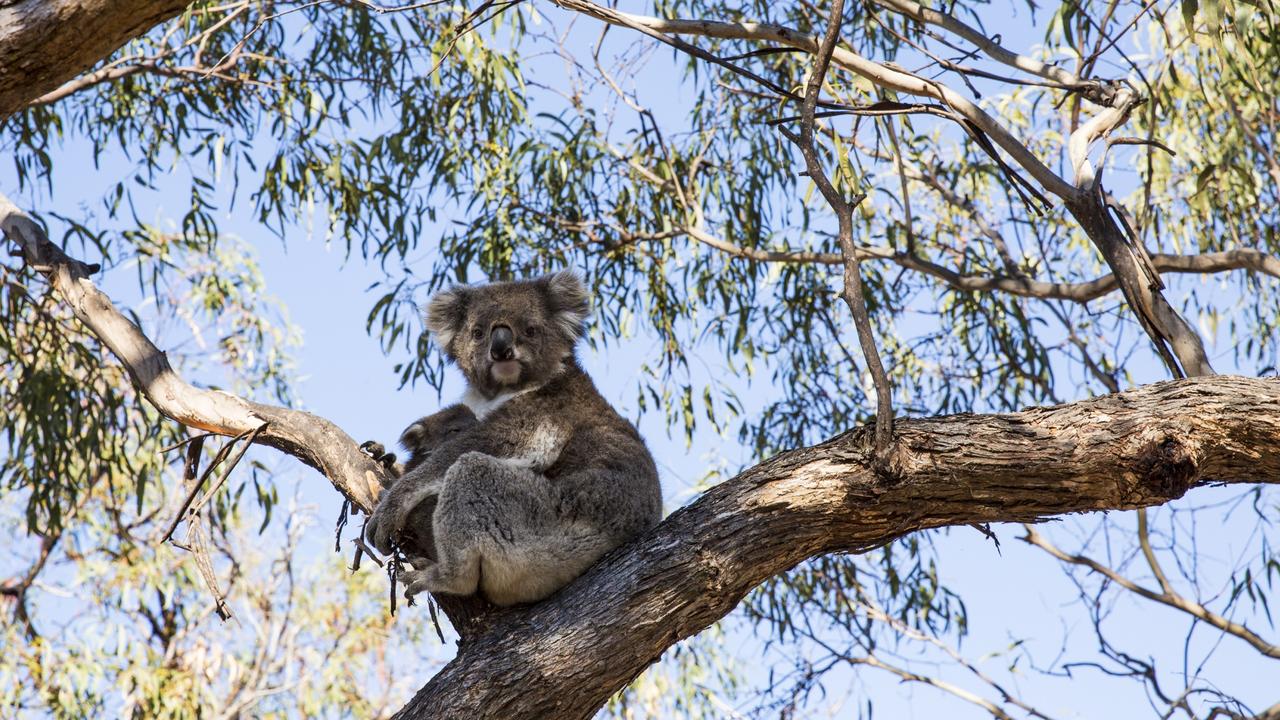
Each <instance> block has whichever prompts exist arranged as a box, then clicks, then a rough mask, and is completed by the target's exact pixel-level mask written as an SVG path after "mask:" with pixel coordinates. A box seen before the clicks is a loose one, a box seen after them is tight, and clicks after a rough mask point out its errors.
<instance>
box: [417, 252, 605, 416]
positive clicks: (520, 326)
mask: <svg viewBox="0 0 1280 720" xmlns="http://www.w3.org/2000/svg"><path fill="white" fill-rule="evenodd" d="M590 312H591V300H590V298H589V297H588V295H587V290H586V288H584V287H583V286H582V281H581V280H579V279H578V276H577V275H575V274H573V273H571V272H568V271H562V272H557V273H552V274H550V275H544V276H542V277H540V278H537V279H535V280H521V281H517V282H503V283H492V284H489V285H476V286H465V285H464V286H459V287H453V288H450V289H448V290H445V291H442V292H440V293H438V294H436V296H435V297H433V298H431V302H430V303H429V304H428V305H427V329H428V330H430V331H431V332H432V333H433V334H434V335H435V336H436V340H437V341H439V343H440V346H441V347H442V348H443V349H444V352H445V355H446V356H448V357H449V359H450V360H453V361H454V362H456V363H457V364H458V367H459V368H460V369H461V370H462V373H463V374H464V375H466V376H467V382H468V383H470V385H471V387H472V388H474V389H476V390H478V391H479V392H480V393H481V394H483V395H484V396H485V397H489V398H492V397H494V396H496V395H498V394H499V393H502V392H507V391H512V390H520V389H522V388H525V387H529V386H531V385H537V384H540V383H542V382H544V381H546V380H547V379H548V378H550V377H551V376H553V375H555V374H556V373H558V372H559V371H560V370H561V368H562V367H563V363H564V361H565V359H567V358H568V357H570V356H571V355H572V354H573V346H574V345H575V344H576V343H577V342H578V339H579V338H581V337H582V333H583V331H584V323H585V322H586V319H587V314H588V313H590Z"/></svg>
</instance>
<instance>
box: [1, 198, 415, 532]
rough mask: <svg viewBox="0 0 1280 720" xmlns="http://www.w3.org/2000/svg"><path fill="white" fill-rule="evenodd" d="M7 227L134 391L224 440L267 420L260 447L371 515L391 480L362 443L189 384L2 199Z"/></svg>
mask: <svg viewBox="0 0 1280 720" xmlns="http://www.w3.org/2000/svg"><path fill="white" fill-rule="evenodd" d="M0 230H3V231H4V234H5V236H6V237H8V238H9V240H10V241H12V242H14V243H16V244H17V246H18V248H19V249H20V251H21V254H22V255H23V256H24V258H25V259H26V262H27V264H28V265H30V266H31V267H32V268H34V269H35V270H37V271H38V272H40V273H41V274H43V275H44V277H45V279H46V280H47V281H48V282H49V285H50V287H51V288H52V289H53V290H54V292H56V293H57V294H58V295H59V296H60V297H61V298H62V300H63V301H64V302H65V303H66V304H67V306H68V307H70V308H71V311H72V312H73V313H75V316H76V317H77V318H79V319H80V321H81V322H83V323H84V324H85V325H86V326H88V328H89V330H90V331H92V332H93V334H94V335H95V336H96V337H97V338H98V339H99V340H100V341H101V342H102V343H103V344H104V345H106V346H107V347H108V348H109V349H110V350H111V352H112V354H114V355H115V356H116V358H118V359H119V360H120V363H121V364H122V365H124V367H125V370H126V371H128V373H129V377H130V379H131V380H132V382H133V385H134V387H136V388H137V389H138V391H139V392H140V393H141V394H142V395H143V396H144V397H146V398H147V399H148V400H149V401H151V404H152V405H154V406H155V407H156V409H157V410H159V411H160V413H161V414H163V415H165V416H166V417H168V418H171V419H173V420H176V421H177V422H179V423H182V424H183V425H186V426H187V427H193V428H199V429H201V430H206V431H208V432H212V433H216V434H218V435H228V436H232V437H235V436H238V435H247V434H249V433H251V432H253V431H254V430H255V429H257V428H260V427H262V425H263V423H267V426H266V428H265V429H263V430H262V432H261V434H260V435H259V436H258V442H261V443H262V444H264V445H268V446H271V447H274V448H277V449H279V450H283V451H284V452H286V453H288V454H290V455H293V456H294V457H296V458H298V459H299V460H301V461H303V462H304V463H306V464H308V465H310V466H311V467H313V468H315V469H317V470H319V471H320V472H321V473H323V474H324V476H325V477H327V478H329V480H330V481H331V482H333V485H334V487H336V488H337V489H338V491H339V492H341V493H342V494H343V495H344V496H345V497H346V498H347V499H349V500H350V501H351V502H352V503H354V504H355V506H356V507H358V508H360V509H361V510H363V511H365V512H366V513H367V512H370V511H371V510H372V509H373V505H374V502H375V499H376V498H377V496H378V493H379V492H380V490H381V486H382V484H383V482H384V481H389V480H390V476H389V475H388V474H387V471H386V469H385V468H383V467H382V466H381V465H379V464H378V463H376V462H374V461H373V459H372V458H370V457H368V456H367V455H365V454H364V453H362V452H360V449H359V447H358V445H357V444H356V442H355V441H354V440H352V439H351V438H350V437H348V436H347V435H346V434H345V433H343V432H342V431H341V430H340V429H339V428H338V427H337V426H336V425H334V424H333V423H331V422H329V421H328V420H325V419H324V418H321V417H318V416H316V415H312V414H310V413H306V412H302V411H300V410H291V409H288V408H281V407H273V406H270V405H263V404H261V403H255V402H251V401H248V400H244V399H241V398H239V397H236V396H234V395H230V394H228V393H225V392H222V391H219V390H204V389H201V388H197V387H195V386H193V385H190V384H188V383H187V382H186V381H185V380H183V379H182V378H181V377H179V375H178V373H176V372H175V371H174V370H173V368H172V367H171V366H170V365H169V360H168V358H167V357H166V356H165V353H164V352H162V351H161V350H160V349H159V348H157V347H156V346H155V345H154V344H152V343H151V341H150V340H149V339H147V337H146V336H145V335H144V334H143V333H142V330H140V329H139V328H138V326H137V325H134V324H133V323H132V322H130V321H129V319H128V318H126V317H125V316H124V315H122V314H121V313H120V311H119V310H117V309H116V307H115V306H114V305H113V304H112V303H111V299H110V298H108V297H107V296H106V295H104V294H103V293H102V291H100V290H98V288H97V287H95V286H94V284H93V282H92V281H90V280H89V278H88V274H89V273H92V272H96V271H97V266H96V265H86V264H85V263H82V262H80V261H78V260H74V259H72V258H70V257H68V256H67V255H66V254H65V253H64V252H63V251H62V250H61V248H59V247H58V246H56V245H54V244H53V243H52V242H50V241H49V239H48V237H47V236H46V235H45V232H44V230H43V229H42V228H41V227H40V226H39V225H38V224H37V223H36V222H35V221H34V220H33V219H31V218H30V217H29V216H28V215H26V213H24V212H22V211H21V210H19V209H18V208H17V207H16V206H15V205H14V204H13V203H12V202H11V201H10V200H9V199H8V198H7V197H5V196H4V195H2V194H0Z"/></svg>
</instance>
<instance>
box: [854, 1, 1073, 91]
mask: <svg viewBox="0 0 1280 720" xmlns="http://www.w3.org/2000/svg"><path fill="white" fill-rule="evenodd" d="M873 2H875V4H877V5H879V6H881V7H884V8H887V9H889V10H892V11H894V12H896V13H899V14H901V15H905V16H907V17H909V18H911V19H913V20H916V21H917V22H921V23H928V24H930V25H935V26H937V27H940V28H942V29H943V30H946V31H947V32H949V33H951V34H953V35H957V36H959V37H961V38H964V39H965V40H968V41H969V42H971V43H973V44H974V45H976V46H977V47H978V48H979V49H980V50H982V52H983V53H984V54H986V55H987V57H990V58H991V59H993V60H996V61H997V62H1001V63H1004V64H1005V65H1008V66H1009V67H1013V68H1017V69H1019V70H1022V71H1023V72H1027V73H1030V74H1032V75H1036V76H1038V77H1042V78H1044V79H1046V80H1052V81H1053V82H1055V83H1058V84H1059V85H1061V86H1062V87H1066V88H1071V89H1077V90H1084V89H1088V88H1090V87H1093V86H1094V85H1095V83H1091V82H1089V81H1088V80H1084V79H1082V78H1080V77H1077V76H1076V75H1075V74H1073V73H1071V72H1070V71H1068V70H1064V69H1063V68H1060V67H1058V66H1056V65H1048V64H1046V63H1042V62H1040V61H1039V60H1035V59H1032V58H1029V57H1027V56H1025V55H1019V54H1017V53H1015V52H1012V51H1010V50H1007V49H1005V48H1004V47H1002V46H1001V45H1000V44H999V43H997V42H996V41H995V40H993V39H992V38H990V37H988V36H987V35H986V33H984V32H982V31H980V30H978V29H977V28H974V27H972V26H970V25H967V24H965V23H964V22H962V21H961V20H959V19H958V18H956V17H955V16H954V15H951V14H949V13H945V12H941V11H938V10H934V9H932V8H927V7H924V6H922V5H920V4H918V3H915V2H912V1H911V0H873Z"/></svg>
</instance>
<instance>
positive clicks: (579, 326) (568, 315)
mask: <svg viewBox="0 0 1280 720" xmlns="http://www.w3.org/2000/svg"><path fill="white" fill-rule="evenodd" d="M539 281H540V282H542V283H543V284H544V285H545V287H546V293H547V307H548V309H550V310H551V320H552V322H553V323H555V325H556V327H558V328H559V329H560V331H561V332H563V333H564V334H565V335H566V336H567V337H569V338H572V339H574V340H577V339H578V338H580V337H582V334H583V332H585V331H586V322H587V316H588V315H590V314H591V296H590V295H588V294H587V288H586V287H585V286H583V284H582V279H581V278H579V277H578V275H577V273H575V272H573V271H571V270H561V271H560V272H556V273H551V274H550V275H543V276H542V277H541V278H539Z"/></svg>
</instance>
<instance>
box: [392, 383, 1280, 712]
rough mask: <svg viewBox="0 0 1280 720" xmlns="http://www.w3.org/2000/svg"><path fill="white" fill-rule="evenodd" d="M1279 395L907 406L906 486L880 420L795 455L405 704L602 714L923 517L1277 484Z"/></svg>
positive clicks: (658, 536)
mask: <svg viewBox="0 0 1280 720" xmlns="http://www.w3.org/2000/svg"><path fill="white" fill-rule="evenodd" d="M1277 408H1280V379H1247V378H1237V377H1226V376H1217V377H1210V378H1196V379H1190V380H1181V381H1172V382H1164V383H1158V384H1155V385H1150V386H1147V387H1144V388H1140V389H1138V390H1134V391H1130V392H1127V393H1122V394H1119V395H1111V396H1106V397H1101V398H1094V399H1090V400H1085V401H1081V402H1078V403H1073V404H1070V405H1063V406H1058V407H1052V408H1036V409H1031V410H1027V411H1025V412H1021V413H1016V414H1011V415H956V416H950V417H940V418H932V419H927V420H907V419H899V420H898V421H897V423H896V424H895V431H896V434H897V438H896V441H897V452H898V453H899V454H900V456H901V458H902V460H903V465H902V473H901V476H900V479H899V480H898V481H896V482H893V483H884V482H881V481H880V480H878V479H877V477H876V473H875V471H874V470H873V468H872V466H873V449H872V437H871V436H872V433H871V431H870V429H869V428H861V429H858V430H855V431H853V432H849V433H845V434H844V435H841V436H839V437H836V438H833V439H832V440H829V441H827V442H825V443H823V444H821V445H818V446H815V447H811V448H803V449H799V450H793V451H790V452H786V453H782V454H780V455H777V456H775V457H774V458H772V459H770V460H768V461H766V462H764V463H761V464H760V465H757V466H755V467H753V468H751V469H749V470H747V471H745V472H743V473H742V474H740V475H738V476H737V477H735V478H733V479H732V480H729V481H726V482H725V483H723V484H721V485H719V486H717V487H715V488H713V489H711V490H710V491H708V492H707V493H706V494H705V495H703V496H702V497H701V498H700V499H698V500H697V501H696V502H694V503H692V504H690V505H689V506H687V507H685V508H682V509H680V510H678V511H677V512H675V513H673V514H672V515H671V516H670V517H668V518H667V519H666V520H665V521H664V522H663V523H662V524H661V525H660V526H658V527H657V528H656V529H654V530H653V531H651V532H650V533H649V534H648V535H646V536H644V537H642V538H640V539H639V540H637V541H636V542H634V543H632V544H631V545H629V546H626V547H624V548H620V549H619V550H617V551H614V552H613V553H611V554H609V555H608V556H607V557H606V558H605V559H604V560H602V561H601V562H600V563H598V564H597V565H596V566H595V567H593V568H592V569H591V570H589V571H588V572H587V574H586V575H584V576H583V577H581V578H579V579H578V580H577V581H575V582H574V583H573V584H571V585H570V586H569V587H567V588H565V589H564V590H561V591H560V593H558V594H557V595H555V596H553V597H552V598H550V599H548V600H547V601H544V602H542V603H539V604H537V605H533V606H531V607H525V608H517V609H512V610H507V611H503V612H502V613H501V614H499V615H498V616H496V617H495V618H494V619H493V622H492V624H491V625H490V626H489V627H490V629H489V630H488V631H486V632H485V633H483V634H481V635H479V636H476V637H473V638H471V639H470V640H469V642H467V643H466V644H464V645H463V646H462V647H461V648H460V650H459V654H458V656H457V657H456V658H455V659H454V660H453V661H452V662H450V663H449V665H448V666H446V667H445V669H444V670H442V671H441V672H440V674H438V675H437V676H436V677H435V678H433V679H432V680H431V682H429V683H428V684H427V686H426V687H424V688H423V689H422V690H421V691H420V692H419V693H418V694H417V695H416V696H415V697H414V699H413V700H412V701H411V702H410V703H409V705H408V706H406V707H405V709H404V710H403V711H402V712H401V714H400V717H402V718H427V717H430V718H468V719H469V720H474V719H475V718H490V717H491V718H504V719H506V718H510V719H512V720H518V719H520V718H544V717H556V718H567V719H571V718H589V717H591V716H592V715H593V714H594V713H595V712H596V710H597V709H598V708H599V707H600V706H601V705H602V704H603V703H604V702H605V701H606V700H607V699H608V698H609V697H610V696H611V695H612V694H613V693H615V692H617V691H618V690H620V689H621V688H623V687H624V686H625V685H626V683H627V682H629V681H630V680H631V679H632V678H634V677H635V676H636V675H637V674H638V673H640V671H642V670H643V669H644V668H645V667H647V666H648V665H649V664H650V663H652V662H654V661H655V660H657V659H658V657H659V656H660V655H661V654H662V652H663V651H664V650H665V649H666V648H668V647H670V646H671V645H672V644H674V643H675V642H677V641H678V640H681V639H683V638H686V637H689V636H691V635H693V634H695V633H697V632H699V631H701V630H702V629H703V628H705V627H707V626H708V625H710V624H711V623H713V622H715V621H716V620H718V619H719V618H721V617H723V616H724V615H726V614H728V613H729V612H730V611H732V610H733V608H734V607H736V606H737V604H738V602H739V601H740V600H741V599H742V597H743V596H744V595H746V593H747V592H749V591H750V590H751V589H752V588H754V587H755V586H756V585H757V584H759V583H760V582H762V581H763V580H765V579H766V578H768V577H770V576H772V575H775V574H777V573H780V572H784V571H786V570H787V569H789V568H791V567H793V566H794V565H796V564H797V563H799V562H801V561H803V560H805V559H807V558H811V557H814V556H817V555H821V554H825V553H832V552H859V551H863V550H867V549H869V548H874V547H878V546H880V545H883V544H884V543H886V542H888V541H890V540H893V539H895V538H898V537H901V536H903V535H905V534H907V533H910V532H914V531H916V530H920V529H924V528H933V527H941V526H945V525H962V524H969V523H984V522H1016V521H1027V522H1034V521H1037V520H1042V519H1044V518H1046V517H1050V516H1053V515H1058V514H1063V513H1074V512H1087V511H1096V510H1110V509H1129V508H1137V507H1144V506H1149V505H1158V504H1160V503H1163V502H1166V501H1168V500H1169V499H1172V498H1175V497H1179V496H1181V495H1182V494H1183V493H1184V492H1185V491H1186V490H1187V489H1188V488H1191V487H1195V486H1199V485H1204V484H1208V483H1211V482H1212V483H1254V482H1269V483H1278V482H1280V450H1278V448H1280V412H1277ZM495 677H498V678H502V682H494V681H493V678H495ZM532 688H536V691H531V689H532Z"/></svg>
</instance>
